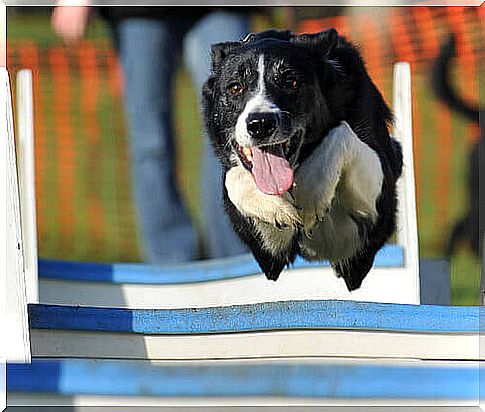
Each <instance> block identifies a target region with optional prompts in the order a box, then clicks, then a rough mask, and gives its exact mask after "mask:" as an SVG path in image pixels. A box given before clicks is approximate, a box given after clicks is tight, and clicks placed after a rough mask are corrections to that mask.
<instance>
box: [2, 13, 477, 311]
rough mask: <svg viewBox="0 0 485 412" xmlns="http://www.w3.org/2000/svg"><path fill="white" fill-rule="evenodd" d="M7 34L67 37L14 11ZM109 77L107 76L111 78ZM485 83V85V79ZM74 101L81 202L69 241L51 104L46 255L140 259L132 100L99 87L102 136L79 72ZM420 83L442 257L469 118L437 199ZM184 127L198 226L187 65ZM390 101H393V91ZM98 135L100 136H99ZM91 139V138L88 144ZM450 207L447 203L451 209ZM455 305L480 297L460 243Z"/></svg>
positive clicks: (434, 224)
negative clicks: (126, 111) (83, 103)
mask: <svg viewBox="0 0 485 412" xmlns="http://www.w3.org/2000/svg"><path fill="white" fill-rule="evenodd" d="M7 30H8V36H9V40H10V42H11V44H12V45H13V47H15V44H18V43H17V42H18V41H21V40H25V39H33V40H34V41H35V42H36V43H37V44H38V45H39V47H42V48H46V47H48V46H52V45H55V44H59V39H58V38H57V37H56V36H55V35H54V34H53V33H52V32H51V30H50V28H49V25H48V21H47V19H46V18H45V17H26V16H15V15H12V14H9V15H8V21H7ZM106 35H107V30H106V27H105V26H104V25H103V24H102V23H101V22H99V21H95V22H94V25H93V26H91V28H90V29H89V30H88V32H87V36H88V38H92V39H103V41H104V39H105V38H106ZM99 73H101V74H100V76H101V77H100V79H99V81H100V84H102V85H104V84H105V83H106V73H105V72H103V71H102V70H101V71H99ZM51 76H52V74H51V73H48V72H47V73H45V72H41V81H42V84H43V88H42V99H43V100H44V102H45V105H44V106H45V107H50V106H51V102H52V101H53V100H54V98H55V94H56V93H58V92H59V91H58V90H55V89H54V88H53V86H52V77H51ZM103 82H104V83H103ZM382 84H383V85H385V87H386V90H385V91H384V92H385V95H386V96H387V97H389V96H390V93H389V90H387V89H388V88H389V86H390V82H383V83H382ZM482 85H483V83H482ZM71 88H72V91H71V94H72V102H71V107H70V115H71V119H72V125H73V135H72V139H73V144H74V146H75V149H76V150H75V159H74V163H75V164H74V167H75V195H74V198H73V199H71V200H70V201H72V202H73V210H74V216H73V218H74V220H73V227H72V228H68V229H69V230H70V231H71V237H70V238H69V239H67V241H66V239H65V238H63V237H62V236H61V230H62V229H63V227H62V222H61V221H60V218H59V216H60V208H59V206H60V202H62V201H64V200H63V199H59V188H60V186H61V185H62V179H63V176H62V173H64V170H65V169H64V168H63V167H66V165H65V160H64V159H62V158H59V157H58V156H59V152H58V150H57V146H58V144H59V143H60V139H62V136H59V135H58V132H57V128H56V126H55V116H54V111H53V110H48V111H45V113H44V127H45V129H46V132H45V148H46V150H47V155H46V156H47V162H46V164H45V165H44V167H43V169H42V170H43V176H42V182H43V185H44V190H45V199H39V205H41V206H42V208H43V215H44V216H45V218H44V222H43V226H44V227H45V228H46V230H45V231H44V232H39V252H40V255H41V256H47V257H57V258H64V259H73V260H99V261H136V260H139V259H140V251H139V240H138V237H137V231H136V222H135V218H134V210H133V205H132V202H131V182H130V170H129V162H128V158H127V156H128V155H127V144H128V142H127V137H126V130H125V126H124V124H125V120H124V116H123V108H122V104H121V102H120V100H117V99H113V98H112V96H111V95H110V92H109V90H108V88H107V87H100V88H99V90H97V91H96V92H97V93H98V94H99V96H98V97H99V98H98V104H97V107H96V111H95V112H94V114H93V115H94V122H95V124H96V125H97V127H98V129H99V141H96V142H93V141H92V140H90V137H91V138H92V137H93V136H92V135H90V129H89V128H86V127H85V123H86V122H85V118H84V117H83V116H87V114H83V112H82V108H81V107H80V102H79V97H78V96H79V95H80V93H82V92H85V93H86V92H87V93H89V92H90V91H89V90H88V91H86V90H84V91H83V89H82V82H81V79H80V77H79V74H78V73H75V72H73V75H72V78H71ZM414 90H415V95H416V99H417V103H418V106H419V110H420V115H421V131H422V133H421V136H420V139H421V141H420V142H419V143H420V144H419V147H420V152H419V156H418V157H419V159H420V160H421V161H420V168H419V176H417V181H418V183H419V187H418V194H419V197H418V199H417V203H418V227H419V249H420V255H421V256H422V257H440V256H442V253H443V246H444V244H445V242H446V238H447V236H448V233H449V230H450V226H451V224H452V222H453V221H455V219H456V218H457V217H458V216H460V214H461V213H462V212H463V210H464V208H465V198H466V190H465V187H464V182H465V173H466V159H467V151H468V145H467V143H466V138H465V137H464V135H465V133H466V125H465V123H464V121H463V119H461V118H460V117H459V116H455V115H453V116H452V130H453V139H452V157H451V163H450V165H449V167H450V177H451V179H450V182H449V196H447V197H446V198H444V199H437V197H436V193H437V189H438V188H437V183H436V182H437V178H438V176H437V173H438V172H437V170H438V169H437V164H438V161H439V159H438V154H439V145H440V143H441V141H440V136H439V133H437V121H436V117H435V114H434V113H435V110H436V103H435V99H434V96H433V94H432V92H431V90H430V88H429V79H428V78H427V75H422V74H419V72H418V73H417V74H416V75H415V78H414ZM176 97H177V98H176V102H177V105H176V113H175V127H176V135H177V147H178V148H179V151H178V164H179V168H178V170H179V174H178V180H179V183H180V187H181V191H182V195H183V197H184V199H185V200H186V202H187V204H188V208H189V211H190V213H191V215H192V217H193V220H194V223H195V224H196V226H197V227H199V228H200V227H201V216H200V211H199V207H198V199H199V192H200V186H199V178H200V153H201V149H202V145H203V140H202V134H201V127H200V119H199V113H198V110H199V109H198V96H197V93H196V92H195V90H194V89H193V87H192V84H191V81H190V78H189V76H188V74H187V73H186V71H185V70H184V69H183V68H180V70H179V71H178V75H177V79H176ZM388 100H389V101H390V99H389V98H388ZM94 138H95V136H94ZM89 142H91V143H89ZM93 203H97V204H99V205H101V210H100V211H99V215H98V216H97V217H98V218H100V222H101V223H97V222H96V221H95V220H93V219H94V218H95V217H96V216H91V215H90V214H89V213H88V206H89V205H90V204H93ZM442 211H445V212H444V213H443V212H442ZM451 273H452V274H451V281H452V302H453V304H458V305H463V304H477V303H478V284H479V265H478V262H477V260H476V259H475V258H474V257H473V256H471V255H470V254H469V253H468V252H467V251H466V249H464V248H463V249H462V250H460V251H459V253H458V254H457V256H456V257H455V258H453V260H452V261H451Z"/></svg>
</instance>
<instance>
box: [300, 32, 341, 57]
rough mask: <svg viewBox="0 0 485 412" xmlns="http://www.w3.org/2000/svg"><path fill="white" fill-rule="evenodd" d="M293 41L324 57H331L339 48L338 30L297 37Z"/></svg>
mask: <svg viewBox="0 0 485 412" xmlns="http://www.w3.org/2000/svg"><path fill="white" fill-rule="evenodd" d="M291 41H292V42H294V43H297V44H302V45H304V46H307V47H309V48H311V49H315V50H317V51H318V52H319V53H321V54H322V55H323V56H329V55H330V54H332V52H333V50H334V49H335V47H337V46H338V41H339V36H338V33H337V30H335V29H328V30H325V31H322V32H320V33H315V34H302V35H300V36H295V37H294V38H293V39H292V40H291Z"/></svg>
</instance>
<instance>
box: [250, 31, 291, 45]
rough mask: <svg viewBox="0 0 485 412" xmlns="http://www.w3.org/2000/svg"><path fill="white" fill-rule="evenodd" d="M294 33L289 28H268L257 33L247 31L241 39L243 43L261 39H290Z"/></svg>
mask: <svg viewBox="0 0 485 412" xmlns="http://www.w3.org/2000/svg"><path fill="white" fill-rule="evenodd" d="M293 37H295V35H294V34H293V32H291V31H289V30H276V29H269V30H265V31H262V32H259V33H249V34H247V35H246V36H244V38H243V39H242V40H241V41H242V42H243V43H253V42H256V41H259V40H263V39H276V40H285V41H289V40H291V39H292V38H293Z"/></svg>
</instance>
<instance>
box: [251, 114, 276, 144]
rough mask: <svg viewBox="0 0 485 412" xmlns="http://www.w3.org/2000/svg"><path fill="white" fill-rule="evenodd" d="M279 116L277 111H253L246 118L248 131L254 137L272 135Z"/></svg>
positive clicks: (259, 137) (260, 137)
mask: <svg viewBox="0 0 485 412" xmlns="http://www.w3.org/2000/svg"><path fill="white" fill-rule="evenodd" d="M277 121H278V118H277V116H276V114H275V113H251V114H250V115H249V116H248V119H247V120H246V123H247V128H248V133H249V135H250V136H251V137H252V138H254V139H262V138H265V137H269V136H271V134H272V133H273V132H274V130H275V129H276V124H277Z"/></svg>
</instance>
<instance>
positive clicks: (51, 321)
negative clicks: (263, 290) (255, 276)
mask: <svg viewBox="0 0 485 412" xmlns="http://www.w3.org/2000/svg"><path fill="white" fill-rule="evenodd" d="M479 311H480V309H479V308H478V307H475V306H473V307H472V306H470V307H465V306H428V305H419V306H418V305H401V304H386V303H367V302H352V301H328V300H326V301H287V302H266V303H257V304H251V305H238V306H228V307H213V308H197V309H195V308H193V309H190V308H188V309H119V308H95V307H71V306H57V305H29V318H30V319H29V320H30V327H31V328H34V329H62V330H86V331H103V332H126V333H145V334H200V333H227V332H250V331H266V330H292V329H293V330H298V329H344V330H379V331H399V332H424V333H438V332H445V333H448V332H449V333H478V330H479ZM482 313H483V312H482ZM482 316H483V315H482Z"/></svg>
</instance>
